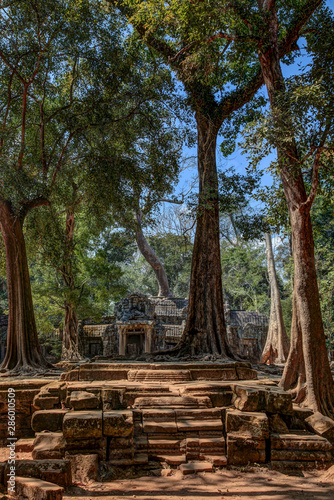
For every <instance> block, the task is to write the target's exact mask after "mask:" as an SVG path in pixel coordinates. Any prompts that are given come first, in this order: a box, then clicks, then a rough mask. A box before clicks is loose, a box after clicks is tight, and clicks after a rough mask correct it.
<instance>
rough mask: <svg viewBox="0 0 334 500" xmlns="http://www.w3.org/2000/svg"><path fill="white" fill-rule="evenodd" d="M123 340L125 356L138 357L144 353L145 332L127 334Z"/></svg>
mask: <svg viewBox="0 0 334 500" xmlns="http://www.w3.org/2000/svg"><path fill="white" fill-rule="evenodd" d="M125 337H126V340H125V354H126V355H128V356H132V355H135V356H139V355H140V354H143V353H144V352H145V331H141V332H136V333H129V334H127V335H126V336H125Z"/></svg>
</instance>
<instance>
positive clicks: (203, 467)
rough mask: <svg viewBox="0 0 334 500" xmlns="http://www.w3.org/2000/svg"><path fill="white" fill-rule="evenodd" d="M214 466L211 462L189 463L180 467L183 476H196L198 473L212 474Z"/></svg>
mask: <svg viewBox="0 0 334 500" xmlns="http://www.w3.org/2000/svg"><path fill="white" fill-rule="evenodd" d="M212 468H213V464H212V463H210V462H189V463H187V464H182V465H180V467H179V469H180V471H181V472H182V474H183V475H184V476H185V475H188V474H195V473H196V472H211V471H212Z"/></svg>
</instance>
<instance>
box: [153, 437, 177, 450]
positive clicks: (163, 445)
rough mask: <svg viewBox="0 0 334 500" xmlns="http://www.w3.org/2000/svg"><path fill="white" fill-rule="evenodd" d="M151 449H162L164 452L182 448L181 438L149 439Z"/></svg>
mask: <svg viewBox="0 0 334 500" xmlns="http://www.w3.org/2000/svg"><path fill="white" fill-rule="evenodd" d="M147 447H148V450H149V451H156V450H159V452H160V453H162V451H161V450H163V451H164V452H167V451H168V452H170V451H175V450H177V451H179V450H180V440H178V439H149V440H148V443H147Z"/></svg>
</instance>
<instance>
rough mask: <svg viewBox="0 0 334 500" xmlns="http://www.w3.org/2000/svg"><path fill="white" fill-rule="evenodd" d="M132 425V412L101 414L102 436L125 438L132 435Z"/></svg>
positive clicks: (107, 412)
mask: <svg viewBox="0 0 334 500" xmlns="http://www.w3.org/2000/svg"><path fill="white" fill-rule="evenodd" d="M133 429H134V424H133V415H132V411H124V410H119V411H105V412H103V435H104V436H113V437H127V436H130V435H131V434H133Z"/></svg>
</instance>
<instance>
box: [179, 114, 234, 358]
mask: <svg viewBox="0 0 334 500" xmlns="http://www.w3.org/2000/svg"><path fill="white" fill-rule="evenodd" d="M196 121H197V131H198V174H199V208H198V217H197V227H196V234H195V241H194V249H193V257H192V266H191V279H190V292H189V304H188V316H187V322H186V326H185V331H184V333H183V336H182V339H181V353H187V352H190V353H191V354H203V353H212V354H218V355H221V356H224V357H227V356H228V355H230V350H229V348H228V345H227V336H226V325H225V319H224V302H223V287H222V269H221V261H220V245H219V211H218V178H217V166H216V141H217V134H218V127H217V126H216V125H215V124H214V123H212V122H211V120H210V119H209V118H207V117H205V116H203V115H202V114H200V113H199V112H197V113H196Z"/></svg>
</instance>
